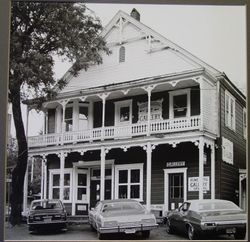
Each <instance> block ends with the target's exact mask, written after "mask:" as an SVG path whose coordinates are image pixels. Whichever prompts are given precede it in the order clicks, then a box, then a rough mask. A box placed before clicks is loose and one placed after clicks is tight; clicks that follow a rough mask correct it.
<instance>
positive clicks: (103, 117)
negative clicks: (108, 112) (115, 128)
mask: <svg viewBox="0 0 250 242" xmlns="http://www.w3.org/2000/svg"><path fill="white" fill-rule="evenodd" d="M106 98H107V95H105V94H103V95H101V99H102V140H103V139H104V127H105V107H106Z"/></svg>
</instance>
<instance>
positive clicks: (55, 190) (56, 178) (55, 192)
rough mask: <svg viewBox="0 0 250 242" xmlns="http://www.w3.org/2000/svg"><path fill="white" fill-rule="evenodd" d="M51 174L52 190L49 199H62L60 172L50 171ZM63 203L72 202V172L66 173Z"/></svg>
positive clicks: (67, 171)
mask: <svg viewBox="0 0 250 242" xmlns="http://www.w3.org/2000/svg"><path fill="white" fill-rule="evenodd" d="M50 172H51V178H50V179H51V183H50V184H51V185H50V186H51V188H50V191H51V192H50V195H49V197H50V198H52V199H59V198H60V170H59V169H57V170H50ZM63 201H64V202H65V201H66V202H67V201H68V202H69V201H71V171H70V170H66V171H64V187H63Z"/></svg>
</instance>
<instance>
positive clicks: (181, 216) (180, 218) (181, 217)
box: [174, 202, 189, 231]
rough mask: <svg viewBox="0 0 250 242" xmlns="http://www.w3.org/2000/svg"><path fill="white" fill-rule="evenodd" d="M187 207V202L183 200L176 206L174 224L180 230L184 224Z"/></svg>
mask: <svg viewBox="0 0 250 242" xmlns="http://www.w3.org/2000/svg"><path fill="white" fill-rule="evenodd" d="M188 208H189V203H187V202H184V203H183V204H182V205H181V206H180V207H179V208H178V211H177V212H176V214H175V217H174V220H175V221H174V226H175V227H176V228H177V229H178V230H180V231H183V230H184V229H185V224H186V220H187V215H188Z"/></svg>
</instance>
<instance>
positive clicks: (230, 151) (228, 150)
mask: <svg viewBox="0 0 250 242" xmlns="http://www.w3.org/2000/svg"><path fill="white" fill-rule="evenodd" d="M233 158H234V147H233V142H231V141H230V140H228V139H226V138H224V137H222V160H223V161H225V162H227V163H229V164H233V163H234V161H233Z"/></svg>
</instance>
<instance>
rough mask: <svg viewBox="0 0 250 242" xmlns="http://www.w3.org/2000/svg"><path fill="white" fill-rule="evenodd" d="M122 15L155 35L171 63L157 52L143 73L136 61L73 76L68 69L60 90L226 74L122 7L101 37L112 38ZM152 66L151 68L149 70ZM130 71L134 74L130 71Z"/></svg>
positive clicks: (92, 69)
mask: <svg viewBox="0 0 250 242" xmlns="http://www.w3.org/2000/svg"><path fill="white" fill-rule="evenodd" d="M121 18H122V19H124V21H127V22H129V23H130V24H131V25H132V26H134V27H135V28H136V29H137V30H138V31H139V32H140V33H141V34H142V35H144V36H145V37H147V36H151V37H152V38H153V39H154V40H157V41H159V42H160V44H161V46H162V47H163V48H162V50H164V51H161V57H160V58H161V59H160V61H161V62H164V63H168V64H167V65H166V66H163V67H160V66H158V65H157V63H158V62H159V55H157V54H155V55H151V56H150V58H149V57H148V58H145V61H144V63H143V64H144V65H145V71H144V70H143V71H140V72H139V70H137V69H136V67H135V65H134V64H131V63H130V65H129V63H125V64H123V65H116V66H110V67H108V68H103V66H101V65H100V66H98V67H97V68H92V67H90V68H89V69H88V70H87V71H85V70H83V71H81V72H80V73H79V75H78V76H77V77H73V76H72V75H70V74H69V72H67V73H66V74H65V75H64V78H66V80H68V84H67V85H66V86H65V87H64V89H63V90H61V91H60V93H65V92H71V91H73V90H74V89H77V90H83V89H86V88H94V87H100V86H106V85H112V84H115V83H125V82H128V81H133V80H136V79H141V78H146V77H152V76H157V75H164V74H171V73H173V74H176V73H183V72H185V71H194V72H195V71H197V70H199V69H201V68H202V69H204V70H205V71H206V72H207V73H208V74H209V75H210V76H212V77H213V78H215V79H217V77H220V76H222V73H221V72H219V71H218V70H217V69H215V68H213V67H212V66H210V65H208V64H207V63H205V62H204V61H202V60H200V59H199V58H197V57H196V56H194V55H193V54H191V53H190V52H188V51H186V50H185V49H183V48H181V47H180V46H178V45H177V44H175V43H173V42H172V41H170V40H168V39H167V38H165V37H164V36H162V35H161V34H159V33H157V32H156V31H154V30H152V29H151V28H149V27H148V26H146V25H145V24H143V23H141V22H140V21H138V20H136V19H135V18H133V17H131V16H130V15H128V14H127V13H125V12H123V11H121V10H120V11H118V12H117V14H116V15H115V16H114V17H113V18H112V19H111V21H110V22H109V23H108V24H107V26H106V27H105V28H104V29H103V31H102V32H101V36H102V37H104V39H107V38H108V36H109V35H110V34H111V33H112V31H113V29H114V28H115V27H116V25H117V22H118V21H119V20H120V19H121ZM138 65H141V63H138ZM152 66H153V68H152ZM150 67H151V68H150ZM149 68H150V69H151V71H149ZM128 70H129V71H130V73H128ZM114 73H116V74H114ZM132 73H133V75H132Z"/></svg>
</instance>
